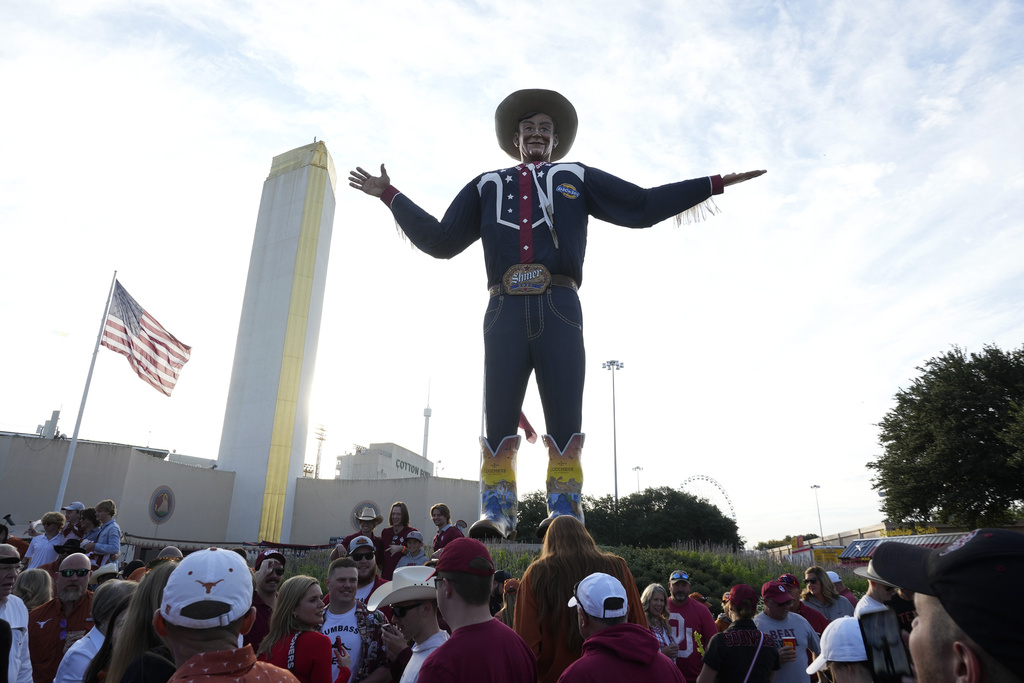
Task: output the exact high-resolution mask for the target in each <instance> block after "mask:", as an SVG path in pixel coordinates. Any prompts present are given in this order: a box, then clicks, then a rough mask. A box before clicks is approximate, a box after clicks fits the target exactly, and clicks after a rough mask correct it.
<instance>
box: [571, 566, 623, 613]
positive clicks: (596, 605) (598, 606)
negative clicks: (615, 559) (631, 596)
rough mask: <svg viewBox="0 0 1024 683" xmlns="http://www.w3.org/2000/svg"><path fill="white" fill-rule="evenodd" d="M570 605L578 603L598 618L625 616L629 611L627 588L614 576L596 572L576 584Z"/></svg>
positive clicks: (585, 610)
mask: <svg viewBox="0 0 1024 683" xmlns="http://www.w3.org/2000/svg"><path fill="white" fill-rule="evenodd" d="M572 594H573V595H572V597H571V598H569V607H576V606H577V605H578V606H579V607H581V608H582V609H583V611H584V612H586V613H587V614H589V615H590V616H592V617H596V618H598V619H614V618H616V617H624V616H626V614H627V613H628V612H629V601H628V600H627V598H626V589H625V588H623V587H622V584H621V583H620V582H619V580H618V579H616V578H615V577H614V576H609V575H608V574H602V573H601V572H595V573H593V574H591V575H590V576H588V577H587V578H585V579H583V580H582V581H580V582H579V583H578V584H576V587H575V588H574V589H573V591H572Z"/></svg>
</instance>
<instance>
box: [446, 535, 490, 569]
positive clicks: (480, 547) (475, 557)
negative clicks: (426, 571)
mask: <svg viewBox="0 0 1024 683" xmlns="http://www.w3.org/2000/svg"><path fill="white" fill-rule="evenodd" d="M438 572H456V573H459V574H473V575H474V576H493V575H494V561H493V560H491V554H490V553H489V552H487V546H485V545H484V544H483V543H481V542H480V541H478V540H476V539H475V538H465V537H463V538H457V539H455V540H454V541H452V542H451V543H449V544H448V545H446V546H445V547H444V553H443V554H442V555H441V559H440V560H438V561H437V566H436V567H435V570H434V574H437V573H438Z"/></svg>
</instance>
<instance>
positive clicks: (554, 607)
mask: <svg viewBox="0 0 1024 683" xmlns="http://www.w3.org/2000/svg"><path fill="white" fill-rule="evenodd" d="M594 572H604V573H605V574H610V575H611V576H614V577H615V578H617V579H618V580H619V581H620V582H621V583H622V585H623V586H624V587H625V589H626V595H627V597H628V602H629V615H628V617H627V620H628V621H629V623H632V624H639V625H640V626H646V625H647V618H646V617H645V616H644V610H643V606H642V605H641V604H640V592H639V591H638V590H637V588H636V582H634V581H633V575H632V574H630V573H629V568H628V567H627V566H626V561H625V560H623V559H622V558H621V557H619V556H618V555H613V554H611V553H603V552H601V551H600V550H598V548H597V545H596V544H595V543H594V539H593V538H591V537H590V534H589V533H587V530H586V528H584V526H583V523H582V522H580V521H579V520H578V519H576V518H575V517H573V516H572V515H561V516H559V517H555V518H554V519H553V520H552V521H551V524H550V525H549V526H548V530H547V533H546V534H545V535H544V546H543V548H542V549H541V551H540V557H539V558H537V561H536V562H534V563H533V564H531V565H530V566H529V567H528V568H527V569H526V573H525V574H523V579H522V581H520V583H519V597H518V600H517V603H516V612H515V619H514V629H515V631H516V633H518V634H519V635H520V636H522V638H523V640H525V641H526V644H527V645H529V646H530V648H531V649H532V650H533V654H534V655H536V656H537V673H538V675H539V682H540V683H555V681H557V680H558V677H559V676H561V675H562V672H563V671H565V669H566V667H568V666H569V665H570V664H572V663H573V662H574V661H576V660H577V659H579V658H580V655H581V653H582V649H583V636H582V635H581V634H580V630H579V625H578V624H577V620H576V615H575V614H574V613H573V611H572V610H570V609H568V608H567V607H566V605H567V604H568V602H569V598H571V597H573V589H574V588H575V587H576V584H578V583H579V582H580V581H582V580H583V579H585V578H586V577H588V576H589V575H591V574H593V573H594Z"/></svg>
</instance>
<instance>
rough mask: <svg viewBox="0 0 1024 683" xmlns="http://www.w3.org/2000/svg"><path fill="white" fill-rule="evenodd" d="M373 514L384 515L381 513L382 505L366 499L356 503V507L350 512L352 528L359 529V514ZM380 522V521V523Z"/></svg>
mask: <svg viewBox="0 0 1024 683" xmlns="http://www.w3.org/2000/svg"><path fill="white" fill-rule="evenodd" d="M371 513H372V514H373V516H374V517H381V518H382V519H383V517H382V516H381V514H380V507H378V505H377V504H376V503H374V502H373V501H372V500H364V501H362V502H361V503H356V505H355V507H353V508H352V512H351V513H350V514H349V519H350V520H351V521H352V528H353V529H355V530H356V531H359V515H360V514H363V515H364V516H366V515H368V514H371ZM379 523H380V522H378V524H379Z"/></svg>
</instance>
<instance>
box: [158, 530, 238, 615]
mask: <svg viewBox="0 0 1024 683" xmlns="http://www.w3.org/2000/svg"><path fill="white" fill-rule="evenodd" d="M162 603H163V604H162V606H161V608H160V614H161V615H162V616H163V618H164V621H167V622H169V623H171V624H175V625H177V626H184V627H185V628H199V629H203V628H214V627H217V626H227V625H228V624H230V623H231V622H233V621H234V620H235V619H238V618H239V617H241V616H244V615H245V613H246V612H248V611H249V609H250V608H251V607H252V574H251V573H250V572H249V566H248V565H247V564H246V563H245V560H243V559H242V558H241V556H239V555H238V554H237V553H234V552H232V551H230V550H225V549H224V548H207V549H206V550H199V551H196V552H194V553H192V554H191V555H189V556H187V557H186V558H185V559H183V560H182V561H181V562H179V563H178V566H177V567H175V568H174V571H172V572H171V576H170V578H169V579H168V580H167V585H166V586H165V587H164V594H163V600H162ZM204 603H209V604H204Z"/></svg>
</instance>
